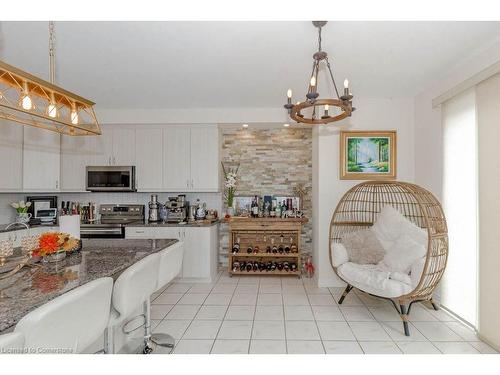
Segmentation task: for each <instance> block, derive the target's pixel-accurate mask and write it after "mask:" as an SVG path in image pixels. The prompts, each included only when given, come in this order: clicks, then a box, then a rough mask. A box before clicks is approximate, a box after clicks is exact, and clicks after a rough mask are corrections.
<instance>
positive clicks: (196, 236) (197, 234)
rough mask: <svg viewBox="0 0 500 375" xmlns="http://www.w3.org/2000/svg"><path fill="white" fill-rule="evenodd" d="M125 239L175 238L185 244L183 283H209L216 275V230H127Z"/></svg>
mask: <svg viewBox="0 0 500 375" xmlns="http://www.w3.org/2000/svg"><path fill="white" fill-rule="evenodd" d="M125 238H130V239H133V238H152V239H162V238H175V239H178V240H179V241H182V242H184V260H183V262H182V272H181V277H182V281H186V282H190V281H192V282H207V283H209V282H212V281H214V280H215V277H216V275H217V265H218V241H219V240H218V238H219V226H218V225H211V226H206V227H188V226H175V227H147V226H146V227H126V228H125Z"/></svg>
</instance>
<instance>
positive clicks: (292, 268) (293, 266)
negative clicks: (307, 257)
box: [290, 262, 297, 272]
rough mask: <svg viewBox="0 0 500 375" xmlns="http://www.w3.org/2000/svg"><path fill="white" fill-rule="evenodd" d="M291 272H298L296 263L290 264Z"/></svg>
mask: <svg viewBox="0 0 500 375" xmlns="http://www.w3.org/2000/svg"><path fill="white" fill-rule="evenodd" d="M290 271H292V272H295V271H297V263H295V262H291V263H290Z"/></svg>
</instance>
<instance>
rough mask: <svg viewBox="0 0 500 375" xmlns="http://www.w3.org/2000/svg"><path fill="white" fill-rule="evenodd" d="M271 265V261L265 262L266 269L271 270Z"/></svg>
mask: <svg viewBox="0 0 500 375" xmlns="http://www.w3.org/2000/svg"><path fill="white" fill-rule="evenodd" d="M272 267H273V262H267V264H266V271H268V272H269V271H271V268H272Z"/></svg>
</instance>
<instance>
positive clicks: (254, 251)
mask: <svg viewBox="0 0 500 375" xmlns="http://www.w3.org/2000/svg"><path fill="white" fill-rule="evenodd" d="M259 252H260V248H259V246H257V245H256V246H255V247H254V248H253V253H254V254H258V253H259Z"/></svg>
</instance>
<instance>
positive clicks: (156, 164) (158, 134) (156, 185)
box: [135, 127, 163, 191]
mask: <svg viewBox="0 0 500 375" xmlns="http://www.w3.org/2000/svg"><path fill="white" fill-rule="evenodd" d="M162 134H163V132H162V129H150V128H146V127H144V128H141V129H136V132H135V174H136V179H137V181H136V187H137V190H138V191H162V190H163V166H162V158H163V138H162V137H163V135H162Z"/></svg>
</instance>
